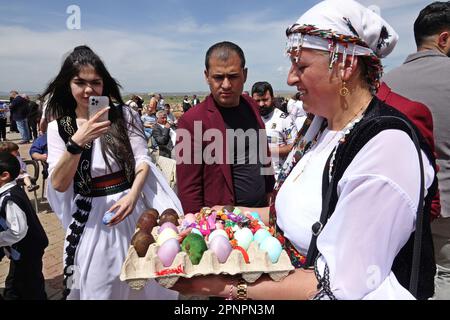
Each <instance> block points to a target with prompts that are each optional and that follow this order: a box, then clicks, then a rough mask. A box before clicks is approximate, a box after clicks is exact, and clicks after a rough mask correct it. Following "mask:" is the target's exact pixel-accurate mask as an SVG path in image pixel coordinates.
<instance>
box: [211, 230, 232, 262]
mask: <svg viewBox="0 0 450 320" xmlns="http://www.w3.org/2000/svg"><path fill="white" fill-rule="evenodd" d="M209 249H210V250H212V252H214V253H215V254H216V256H217V259H218V260H219V262H220V263H225V262H226V261H227V259H228V256H229V255H230V253H231V251H232V250H233V248H232V247H231V244H230V241H228V239H227V238H225V237H222V236H218V237H214V238H213V239H212V240H211V242H210V243H209Z"/></svg>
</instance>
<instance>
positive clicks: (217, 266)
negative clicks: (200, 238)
mask: <svg viewBox="0 0 450 320" xmlns="http://www.w3.org/2000/svg"><path fill="white" fill-rule="evenodd" d="M158 229H159V227H155V228H154V229H153V231H152V235H153V236H154V238H155V240H156V239H157V237H158V232H157V230H158ZM158 247H159V245H158V244H156V243H153V244H151V245H150V246H149V248H148V250H147V254H146V255H145V257H141V258H140V257H139V256H138V255H137V253H136V250H135V249H134V247H133V246H130V248H129V249H128V255H127V258H126V260H125V262H124V263H123V266H122V272H121V274H120V280H121V281H126V282H127V283H128V285H129V286H130V287H131V288H133V289H136V290H140V289H142V288H143V287H144V286H145V284H146V283H147V281H148V280H150V279H155V280H156V281H158V282H159V284H160V285H162V286H163V287H165V288H171V287H172V286H173V285H174V284H175V283H176V282H177V281H178V279H179V278H180V277H183V278H192V277H196V276H205V275H212V274H214V275H218V274H229V275H236V274H240V275H241V276H242V278H243V279H244V280H245V281H247V282H249V283H253V282H255V281H256V280H258V278H259V277H260V276H261V275H262V274H264V273H266V274H268V275H269V276H270V278H271V279H272V280H274V281H281V280H282V279H284V278H285V277H286V276H287V275H288V274H289V273H290V272H291V271H292V270H294V267H293V266H292V264H291V261H290V259H289V257H288V255H287V253H286V251H284V250H283V251H282V252H281V255H280V258H279V259H278V261H277V262H276V263H272V261H271V260H270V258H269V256H268V254H267V252H264V251H262V250H260V249H259V245H258V243H256V242H252V243H251V244H250V247H249V248H248V250H247V254H248V256H249V261H250V263H246V262H245V261H244V257H243V255H242V253H241V252H240V251H239V250H232V251H231V254H230V255H229V257H228V259H227V261H226V262H225V263H220V262H219V261H218V259H217V257H216V255H215V253H214V252H213V251H212V250H207V251H205V252H204V253H203V256H202V259H201V260H200V263H199V264H198V265H193V264H192V262H191V260H190V259H189V257H188V255H187V253H186V252H183V251H180V252H179V253H178V254H177V255H176V256H175V259H174V260H173V262H172V265H171V266H170V267H164V266H163V264H162V262H161V260H160V259H159V257H158V255H157V252H158Z"/></svg>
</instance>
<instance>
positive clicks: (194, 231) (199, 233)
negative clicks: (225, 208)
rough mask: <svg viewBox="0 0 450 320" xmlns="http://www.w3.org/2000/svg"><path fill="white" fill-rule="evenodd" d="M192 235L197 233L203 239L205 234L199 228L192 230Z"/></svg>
mask: <svg viewBox="0 0 450 320" xmlns="http://www.w3.org/2000/svg"><path fill="white" fill-rule="evenodd" d="M191 233H196V234H198V235H201V236H202V237H203V234H202V233H201V231H200V230H198V229H197V228H194V229H192V231H191Z"/></svg>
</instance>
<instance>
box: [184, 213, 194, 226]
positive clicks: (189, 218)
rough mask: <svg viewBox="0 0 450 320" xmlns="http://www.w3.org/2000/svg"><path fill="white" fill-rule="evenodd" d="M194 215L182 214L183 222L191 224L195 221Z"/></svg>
mask: <svg viewBox="0 0 450 320" xmlns="http://www.w3.org/2000/svg"><path fill="white" fill-rule="evenodd" d="M195 221H196V220H195V215H194V214H193V213H188V214H186V215H185V216H184V219H183V224H186V225H191V224H193V223H195Z"/></svg>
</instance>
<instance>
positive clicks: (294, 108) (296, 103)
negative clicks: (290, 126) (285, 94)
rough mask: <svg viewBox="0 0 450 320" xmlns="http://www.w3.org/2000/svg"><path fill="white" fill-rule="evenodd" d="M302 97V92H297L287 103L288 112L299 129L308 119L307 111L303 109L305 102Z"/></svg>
mask: <svg viewBox="0 0 450 320" xmlns="http://www.w3.org/2000/svg"><path fill="white" fill-rule="evenodd" d="M300 98H301V93H300V92H297V93H296V94H295V95H293V96H292V97H291V98H290V99H289V101H288V103H287V112H288V114H289V116H290V117H291V118H292V120H294V122H295V125H296V127H297V130H298V131H300V129H301V128H302V127H303V123H305V120H306V112H305V110H303V103H302V101H301V99H300Z"/></svg>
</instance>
